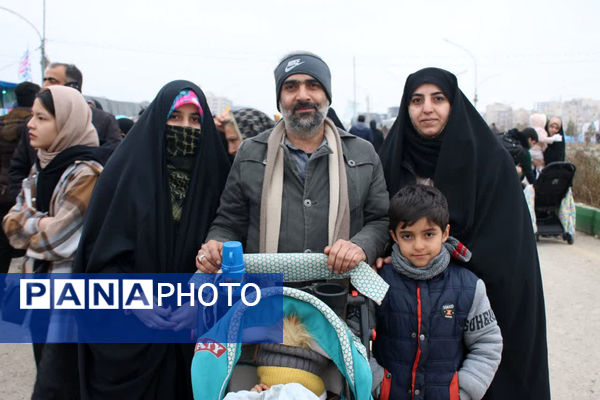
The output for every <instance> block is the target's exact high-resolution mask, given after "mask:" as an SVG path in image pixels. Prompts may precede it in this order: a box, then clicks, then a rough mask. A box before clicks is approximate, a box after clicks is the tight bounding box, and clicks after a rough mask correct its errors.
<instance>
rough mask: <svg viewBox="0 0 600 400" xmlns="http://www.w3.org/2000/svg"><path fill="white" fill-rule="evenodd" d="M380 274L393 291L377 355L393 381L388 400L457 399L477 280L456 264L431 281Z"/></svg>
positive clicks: (381, 317) (380, 313) (380, 315)
mask: <svg viewBox="0 0 600 400" xmlns="http://www.w3.org/2000/svg"><path fill="white" fill-rule="evenodd" d="M380 274H381V276H382V278H383V279H384V280H385V281H386V282H387V283H389V284H390V289H389V291H388V293H387V295H386V297H385V299H384V301H383V303H382V305H381V307H379V308H378V310H377V340H376V341H375V343H374V349H373V352H374V354H375V357H376V358H377V361H378V362H379V363H380V364H381V365H382V366H383V367H384V368H385V369H386V370H387V371H388V372H389V375H391V388H390V389H391V392H390V396H389V398H390V399H417V400H418V399H421V400H422V399H427V400H434V399H435V400H437V399H451V398H457V399H458V380H457V378H456V377H455V373H456V372H457V371H458V369H459V368H460V365H461V363H462V360H463V358H464V355H465V348H464V344H463V332H464V326H465V322H466V320H467V316H468V313H469V311H470V310H471V305H472V304H473V298H474V296H475V287H476V285H477V277H476V276H475V274H473V273H472V272H471V271H469V270H467V269H466V268H463V267H460V266H458V265H456V264H453V263H452V262H451V263H450V264H449V265H448V268H447V269H446V270H445V271H444V272H443V273H441V274H439V275H438V276H436V277H434V278H433V279H431V280H428V281H415V280H412V279H409V278H405V277H403V276H402V275H400V274H399V273H397V272H396V271H395V270H394V268H393V267H392V266H391V265H386V266H384V267H383V268H382V270H381V272H380ZM389 375H388V377H389ZM388 384H389V381H388ZM413 385H414V387H413ZM413 392H414V393H413ZM413 394H414V396H413Z"/></svg>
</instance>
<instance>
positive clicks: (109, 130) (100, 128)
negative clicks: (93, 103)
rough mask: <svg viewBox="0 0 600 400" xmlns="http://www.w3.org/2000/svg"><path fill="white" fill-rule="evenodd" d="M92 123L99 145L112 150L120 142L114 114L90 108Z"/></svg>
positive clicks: (119, 133) (119, 131)
mask: <svg viewBox="0 0 600 400" xmlns="http://www.w3.org/2000/svg"><path fill="white" fill-rule="evenodd" d="M92 124H94V128H96V131H97V132H98V140H99V141H100V147H106V148H110V150H111V151H113V150H114V149H116V148H117V146H118V145H119V143H121V139H122V137H121V130H120V129H119V124H118V123H117V120H116V119H115V117H114V115H112V114H109V113H107V112H105V111H102V110H99V109H97V108H92Z"/></svg>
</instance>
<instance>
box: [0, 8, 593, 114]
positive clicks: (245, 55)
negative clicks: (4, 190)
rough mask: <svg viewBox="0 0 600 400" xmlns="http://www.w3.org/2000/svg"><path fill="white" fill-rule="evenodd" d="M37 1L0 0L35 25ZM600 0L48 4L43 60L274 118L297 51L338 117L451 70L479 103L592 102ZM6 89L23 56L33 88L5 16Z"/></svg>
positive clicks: (99, 85)
mask: <svg viewBox="0 0 600 400" xmlns="http://www.w3.org/2000/svg"><path fill="white" fill-rule="evenodd" d="M42 4H43V2H42V0H0V7H6V8H9V9H11V10H13V11H15V12H17V13H19V14H21V15H22V16H24V17H25V18H27V19H28V20H29V21H31V23H33V24H34V25H35V26H36V27H38V29H39V30H40V31H41V30H42V14H43V13H42ZM599 11H600V2H598V1H595V0H587V1H584V0H568V1H566V0H542V1H538V0H536V1H529V0H502V1H493V2H492V1H489V0H411V1H405V0H395V1H378V0H363V1H351V0H350V1H327V0H316V1H315V0H305V1H301V2H293V1H281V0H280V1H275V0H272V1H271V0H255V1H239V0H230V1H222V0H220V1H205V0H182V1H169V2H167V1H154V0H144V1H141V0H120V1H114V0H103V1H95V2H90V1H74V0H73V1H72V0H47V1H46V37H47V46H46V53H47V56H48V58H49V59H50V61H54V62H57V61H58V62H71V63H75V64H76V65H77V66H78V67H79V68H80V69H81V70H82V72H83V76H84V83H83V91H84V94H89V95H95V96H104V97H108V98H110V99H114V100H127V101H142V100H152V99H153V98H154V96H155V95H156V93H157V91H158V90H159V89H160V88H161V87H162V86H163V85H164V84H165V83H167V82H169V81H170V80H173V79H180V78H182V79H188V80H191V81H193V82H195V83H197V84H198V85H200V87H201V88H202V89H203V90H205V91H210V92H213V93H215V94H217V95H222V96H226V97H228V98H230V99H231V100H232V101H233V102H234V104H236V105H246V106H252V107H255V108H258V109H261V110H263V111H265V112H267V113H269V114H272V113H274V112H275V111H276V106H275V93H274V92H275V84H274V80H273V69H274V68H275V66H276V64H277V62H278V61H279V59H280V58H281V57H282V56H283V55H284V54H286V53H288V52H289V51H292V50H298V49H303V50H308V51H312V52H314V53H317V54H318V55H320V56H321V57H322V58H323V59H324V60H325V61H326V62H327V63H328V65H329V67H330V69H331V72H332V91H333V104H332V106H333V107H334V108H335V109H336V110H337V111H338V113H339V114H340V115H343V116H344V117H345V118H346V119H347V118H348V117H349V116H350V115H351V109H352V107H351V104H352V101H353V97H354V89H353V88H354V85H353V58H355V59H356V99H357V102H358V103H359V106H358V108H359V111H364V110H366V109H367V98H368V99H369V100H368V104H369V108H370V110H371V111H375V112H386V111H387V108H388V107H391V106H397V105H398V104H399V103H400V97H401V95H402V88H403V86H404V82H405V80H406V77H407V75H408V74H410V73H412V72H414V71H416V70H418V69H420V68H422V67H427V66H437V67H442V68H445V69H448V70H449V71H451V72H453V73H455V74H456V75H457V77H458V81H459V85H460V87H461V88H462V90H463V92H464V93H465V94H466V95H467V97H469V98H470V99H472V98H473V89H474V81H475V76H474V62H473V59H472V58H471V57H470V56H469V54H468V53H467V52H465V51H464V50H462V49H461V48H459V47H457V46H455V45H452V44H450V43H448V42H447V41H446V40H449V41H451V42H454V43H456V44H458V45H460V46H462V47H463V48H465V49H468V51H469V52H470V53H472V55H473V56H474V57H475V60H476V65H477V89H478V94H479V104H478V108H479V109H480V110H481V111H485V106H486V105H488V104H491V103H494V102H503V103H507V104H511V105H512V106H513V107H525V108H531V107H533V105H534V103H535V102H537V101H547V100H570V99H572V98H579V97H586V98H596V99H598V98H600V79H599V78H598V75H599V74H598V71H600V46H599V44H600V29H598V26H599V25H600V12H599ZM0 37H1V39H0V40H1V41H2V46H0V80H7V81H12V82H16V81H18V75H17V68H18V61H19V59H20V57H21V56H22V55H23V53H24V52H25V50H26V49H27V48H29V50H30V53H31V56H32V69H33V80H34V81H36V82H38V83H39V81H40V76H41V71H40V63H39V60H40V51H39V38H38V36H37V34H36V33H35V31H34V30H33V29H32V28H31V27H30V26H28V25H27V24H26V23H25V22H23V21H22V20H20V19H19V18H17V17H16V16H14V15H12V14H10V13H8V12H6V11H5V10H2V9H0Z"/></svg>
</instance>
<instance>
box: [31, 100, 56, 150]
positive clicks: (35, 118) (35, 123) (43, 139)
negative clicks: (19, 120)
mask: <svg viewBox="0 0 600 400" xmlns="http://www.w3.org/2000/svg"><path fill="white" fill-rule="evenodd" d="M31 111H32V113H33V115H32V117H31V119H30V120H29V122H28V123H27V128H28V129H29V142H30V143H31V147H33V148H34V149H42V150H47V149H48V148H49V147H50V145H52V143H53V142H54V140H55V139H56V136H58V130H57V129H56V120H55V119H54V117H53V116H52V114H50V113H49V112H48V110H46V109H45V108H44V106H43V105H42V103H41V102H40V100H39V99H35V101H34V102H33V106H32V107H31Z"/></svg>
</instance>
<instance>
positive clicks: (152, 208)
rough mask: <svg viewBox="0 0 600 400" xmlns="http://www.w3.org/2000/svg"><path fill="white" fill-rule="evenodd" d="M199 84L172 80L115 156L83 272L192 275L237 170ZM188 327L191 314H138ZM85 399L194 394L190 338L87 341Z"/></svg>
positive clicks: (98, 199) (80, 264) (87, 241)
mask: <svg viewBox="0 0 600 400" xmlns="http://www.w3.org/2000/svg"><path fill="white" fill-rule="evenodd" d="M220 140H221V138H220V133H219V132H217V131H216V129H215V126H214V124H213V120H212V116H211V112H210V109H209V108H208V105H207V103H206V99H205V97H204V94H203V93H202V91H201V90H200V88H199V87H198V86H196V85H194V84H193V83H191V82H187V81H174V82H171V83H169V84H167V85H165V86H164V87H163V88H162V89H161V91H160V92H159V93H158V95H157V96H156V98H155V99H154V101H153V102H152V103H151V104H150V106H148V108H147V109H146V111H145V112H144V114H143V115H142V116H141V117H140V119H139V121H138V122H137V123H136V124H135V125H134V126H133V128H131V130H130V131H129V133H128V134H127V137H126V138H125V139H124V140H123V142H122V143H121V144H120V145H119V147H118V148H117V150H116V151H115V152H114V154H113V155H112V158H111V160H110V162H109V163H108V164H107V166H106V168H105V169H104V172H103V173H102V175H101V176H100V179H99V181H98V183H97V185H96V188H95V190H94V193H93V195H92V199H91V203H90V206H89V208H88V214H87V215H88V218H87V220H86V222H85V226H84V230H83V233H82V237H81V242H80V245H79V250H78V257H77V261H76V271H77V272H88V273H91V272H111V273H115V272H116V273H118V272H126V273H132V272H135V273H138V272H143V273H160V272H171V273H188V272H189V273H192V272H195V271H196V267H195V261H194V258H195V256H196V251H197V249H198V248H199V247H200V246H201V245H202V242H203V241H204V237H205V235H206V233H207V231H208V228H209V227H210V224H211V222H212V220H213V218H214V216H215V212H216V210H217V206H218V203H219V197H220V195H221V191H222V190H223V187H224V185H225V181H226V179H227V174H228V172H229V161H228V158H227V153H226V151H225V149H224V147H223V145H222V144H221V142H220ZM135 315H136V316H137V317H138V318H139V319H140V321H141V323H143V324H144V325H146V326H148V327H151V328H156V327H158V328H163V329H174V330H179V329H181V328H182V327H183V324H184V321H183V319H182V314H179V313H177V311H174V312H171V311H170V310H169V311H168V312H167V311H165V312H164V313H162V315H158V314H152V313H150V315H148V314H141V313H138V314H135ZM79 350H80V351H79V354H80V373H81V382H82V388H81V389H82V394H83V398H84V399H125V398H126V399H186V398H189V399H191V398H192V390H191V382H190V366H191V360H192V356H193V345H191V344H144V343H141V344H139V343H134V344H82V345H80V348H79Z"/></svg>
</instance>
